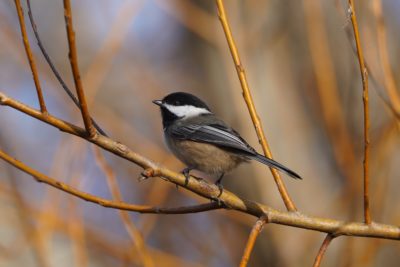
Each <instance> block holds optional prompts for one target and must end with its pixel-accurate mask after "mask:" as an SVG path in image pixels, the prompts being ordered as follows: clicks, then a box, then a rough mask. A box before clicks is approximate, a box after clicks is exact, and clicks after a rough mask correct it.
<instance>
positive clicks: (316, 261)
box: [313, 234, 335, 267]
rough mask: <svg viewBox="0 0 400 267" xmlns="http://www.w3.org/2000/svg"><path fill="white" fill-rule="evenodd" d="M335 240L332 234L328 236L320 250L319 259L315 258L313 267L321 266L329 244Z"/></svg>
mask: <svg viewBox="0 0 400 267" xmlns="http://www.w3.org/2000/svg"><path fill="white" fill-rule="evenodd" d="M334 238H335V236H333V235H332V234H327V235H326V237H325V239H324V242H322V245H321V247H320V248H319V251H318V254H317V257H316V258H315V261H314V264H313V267H319V266H320V265H321V261H322V258H323V257H324V254H325V252H326V250H327V248H328V246H329V244H330V243H331V241H332V240H333V239H334Z"/></svg>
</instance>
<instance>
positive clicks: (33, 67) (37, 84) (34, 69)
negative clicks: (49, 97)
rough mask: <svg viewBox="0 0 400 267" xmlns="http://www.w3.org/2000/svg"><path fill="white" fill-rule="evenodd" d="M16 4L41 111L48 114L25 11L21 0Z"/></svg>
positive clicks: (17, 0)
mask: <svg viewBox="0 0 400 267" xmlns="http://www.w3.org/2000/svg"><path fill="white" fill-rule="evenodd" d="M14 3H15V7H16V9H17V13H18V20H19V26H20V28H21V35H22V40H23V43H24V47H25V53H26V56H27V57H28V61H29V66H30V67H31V71H32V76H33V81H34V83H35V87H36V94H37V97H38V101H39V105H40V110H41V112H43V113H47V108H46V104H45V102H44V98H43V93H42V88H41V86H40V81H39V75H38V72H37V67H36V63H35V59H34V58H33V55H32V51H31V46H30V44H29V40H28V35H27V34H26V28H25V19H24V11H23V10H22V7H21V2H20V1H19V0H14Z"/></svg>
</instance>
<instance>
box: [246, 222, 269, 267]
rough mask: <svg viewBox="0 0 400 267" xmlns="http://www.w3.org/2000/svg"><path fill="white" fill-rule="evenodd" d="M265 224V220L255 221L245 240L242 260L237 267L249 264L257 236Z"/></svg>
mask: <svg viewBox="0 0 400 267" xmlns="http://www.w3.org/2000/svg"><path fill="white" fill-rule="evenodd" d="M266 223H267V220H266V218H260V219H258V220H257V221H256V223H255V224H254V226H253V228H252V229H251V232H250V235H249V239H248V240H247V244H246V247H245V248H244V252H243V256H242V260H241V261H240V265H239V266H240V267H246V266H247V263H248V262H249V259H250V254H251V251H252V250H253V248H254V244H255V242H256V239H257V237H258V235H259V234H260V233H261V231H262V229H263V227H264V225H265V224H266Z"/></svg>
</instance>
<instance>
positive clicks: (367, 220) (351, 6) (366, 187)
mask: <svg viewBox="0 0 400 267" xmlns="http://www.w3.org/2000/svg"><path fill="white" fill-rule="evenodd" d="M348 3H349V10H350V11H349V12H350V18H351V23H352V25H353V31H354V39H355V41H356V47H357V56H358V63H359V66H360V72H361V79H362V86H363V107H364V163H363V167H364V222H365V223H367V224H370V223H371V213H370V208H369V206H370V205H369V175H368V170H369V107H368V71H367V68H366V67H365V63H364V56H363V53H362V48H361V41H360V34H359V32H358V24H357V16H356V11H355V9H354V2H353V0H348Z"/></svg>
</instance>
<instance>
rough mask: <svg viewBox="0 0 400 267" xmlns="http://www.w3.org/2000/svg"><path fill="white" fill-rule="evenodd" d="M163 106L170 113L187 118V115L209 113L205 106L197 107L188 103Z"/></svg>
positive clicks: (193, 115)
mask: <svg viewBox="0 0 400 267" xmlns="http://www.w3.org/2000/svg"><path fill="white" fill-rule="evenodd" d="M164 106H165V108H167V109H168V110H169V111H170V112H171V113H173V114H174V115H176V116H177V117H180V118H189V117H195V116H198V115H201V114H207V113H210V111H208V110H207V109H205V108H199V107H195V106H190V105H185V106H173V105H168V104H165V105H164Z"/></svg>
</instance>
